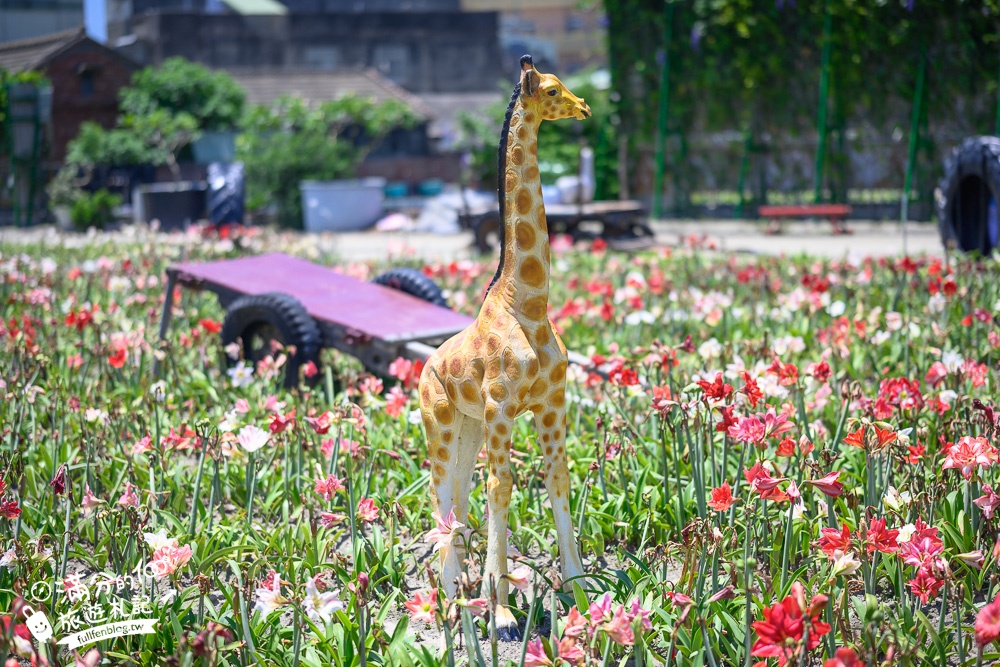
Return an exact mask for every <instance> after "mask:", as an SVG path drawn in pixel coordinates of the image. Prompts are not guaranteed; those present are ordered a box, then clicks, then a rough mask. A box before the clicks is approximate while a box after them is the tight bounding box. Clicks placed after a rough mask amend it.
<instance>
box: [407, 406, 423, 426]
mask: <svg viewBox="0 0 1000 667" xmlns="http://www.w3.org/2000/svg"><path fill="white" fill-rule="evenodd" d="M406 421H408V422H409V423H411V424H413V425H414V426H420V423H421V422H422V421H423V417H422V416H421V415H420V408H417V409H416V410H410V414H408V415H407V416H406Z"/></svg>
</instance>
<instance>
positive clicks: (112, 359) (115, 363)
mask: <svg viewBox="0 0 1000 667" xmlns="http://www.w3.org/2000/svg"><path fill="white" fill-rule="evenodd" d="M126 358H127V353H126V351H125V346H124V345H119V346H117V347H116V348H115V351H114V352H112V353H111V355H110V356H109V357H108V364H110V365H111V367H112V368H121V367H123V366H124V365H125V359H126Z"/></svg>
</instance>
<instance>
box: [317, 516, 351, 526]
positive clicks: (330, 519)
mask: <svg viewBox="0 0 1000 667" xmlns="http://www.w3.org/2000/svg"><path fill="white" fill-rule="evenodd" d="M346 518H347V517H346V516H344V515H343V514H337V513H335V512H321V513H320V515H319V522H320V523H321V524H323V527H324V528H332V527H334V526H336V525H337V524H338V523H341V522H342V521H343V520H344V519H346Z"/></svg>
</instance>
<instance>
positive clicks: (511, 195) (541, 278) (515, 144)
mask: <svg viewBox="0 0 1000 667" xmlns="http://www.w3.org/2000/svg"><path fill="white" fill-rule="evenodd" d="M512 102H514V104H513V109H512V113H511V118H510V127H509V130H508V132H507V135H506V140H507V141H506V147H504V145H503V144H504V142H503V140H501V151H502V154H501V156H500V158H501V159H500V163H501V167H502V168H503V171H502V173H501V174H500V183H499V185H500V188H501V196H502V201H503V207H502V209H501V211H502V213H503V227H504V229H503V247H502V248H501V251H500V267H499V268H498V270H497V276H496V278H495V279H494V281H495V283H496V285H495V287H494V289H496V288H499V289H500V291H501V292H502V294H503V296H504V298H505V299H506V300H507V301H508V303H510V304H511V305H512V306H513V307H514V309H515V312H518V313H519V314H522V315H524V316H525V317H527V318H528V319H530V320H536V319H544V318H545V316H546V310H547V306H548V297H549V230H548V225H547V223H546V221H545V209H544V208H543V205H542V182H541V179H540V178H539V174H538V126H539V124H540V123H541V118H540V115H539V114H538V113H536V112H535V111H533V110H531V109H529V108H526V107H525V106H524V104H523V102H522V101H521V100H520V98H517V100H516V101H513V100H512ZM504 149H505V150H504Z"/></svg>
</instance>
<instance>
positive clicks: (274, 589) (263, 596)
mask: <svg viewBox="0 0 1000 667" xmlns="http://www.w3.org/2000/svg"><path fill="white" fill-rule="evenodd" d="M268 579H269V580H270V585H268V583H269V582H268V581H267V580H265V582H264V585H263V586H261V587H260V588H258V589H257V590H256V591H254V592H255V593H256V594H257V601H256V602H255V603H254V606H253V608H254V610H255V611H259V612H260V613H262V614H264V616H267V615H268V614H270V613H271V612H273V611H275V610H277V609H281V608H282V607H284V606H285V605H286V604H288V598H286V597H285V596H284V595H282V594H281V577H279V576H278V575H277V574H275V572H274V571H273V570H272V571H271V573H270V574H269V575H268Z"/></svg>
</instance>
